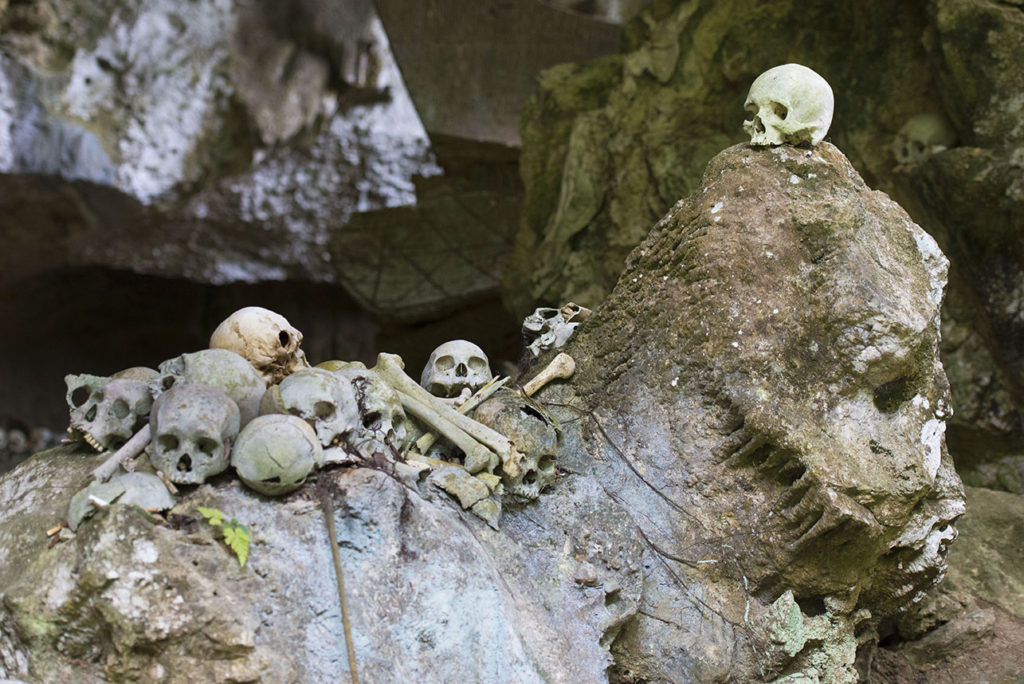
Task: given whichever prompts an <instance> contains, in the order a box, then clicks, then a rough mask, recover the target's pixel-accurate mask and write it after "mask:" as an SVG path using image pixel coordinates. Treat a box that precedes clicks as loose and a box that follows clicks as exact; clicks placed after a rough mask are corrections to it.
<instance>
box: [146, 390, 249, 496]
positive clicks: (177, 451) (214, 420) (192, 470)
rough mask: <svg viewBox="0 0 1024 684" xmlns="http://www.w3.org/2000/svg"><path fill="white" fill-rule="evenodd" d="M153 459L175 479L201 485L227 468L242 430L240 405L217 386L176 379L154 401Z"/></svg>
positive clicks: (154, 463)
mask: <svg viewBox="0 0 1024 684" xmlns="http://www.w3.org/2000/svg"><path fill="white" fill-rule="evenodd" d="M149 420H150V427H151V429H152V434H153V438H152V442H151V444H150V451H149V460H150V462H151V463H152V464H153V467H154V468H156V469H158V470H162V471H163V472H164V474H165V475H166V476H167V477H168V478H169V479H170V480H171V481H172V482H178V483H180V484H201V483H203V482H205V481H206V480H207V479H208V478H210V477H212V476H214V475H216V474H218V473H221V472H223V471H224V470H225V469H226V468H227V467H228V463H229V458H228V455H229V452H230V450H231V440H233V439H234V438H235V436H236V435H237V434H238V429H239V423H240V420H239V413H238V406H237V405H236V404H235V402H234V401H232V400H231V398H230V397H228V395H227V394H225V393H224V392H222V391H221V390H219V389H214V388H212V387H207V386H204V385H190V384H176V385H174V387H172V388H171V389H169V390H167V391H166V392H164V393H163V394H161V395H160V396H159V397H157V399H156V401H155V402H153V412H152V414H151V415H150V419H149Z"/></svg>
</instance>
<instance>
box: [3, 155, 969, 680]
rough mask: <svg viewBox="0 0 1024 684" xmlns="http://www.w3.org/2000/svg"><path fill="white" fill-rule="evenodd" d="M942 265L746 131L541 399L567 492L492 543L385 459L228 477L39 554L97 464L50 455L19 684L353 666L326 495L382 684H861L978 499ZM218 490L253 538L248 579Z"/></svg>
mask: <svg viewBox="0 0 1024 684" xmlns="http://www.w3.org/2000/svg"><path fill="white" fill-rule="evenodd" d="M945 272H946V261H945V258H944V257H943V256H942V254H941V252H939V250H938V249H937V247H936V245H935V243H934V241H933V240H931V238H929V237H928V236H927V234H925V233H924V232H923V231H922V230H921V229H920V228H919V227H918V226H916V225H915V224H914V223H913V222H912V221H911V220H910V219H909V217H908V216H907V215H906V213H905V212H903V211H902V210H901V209H900V208H899V207H898V206H897V205H896V204H895V203H894V202H892V201H891V200H889V199H888V198H887V197H886V196H885V195H884V194H882V193H878V192H874V191H872V190H870V189H869V188H868V187H867V186H866V185H865V184H864V182H863V181H862V180H861V178H860V177H859V176H858V175H857V173H856V172H855V171H854V170H853V168H852V167H851V166H850V164H849V162H848V161H847V160H846V159H845V157H843V155H842V154H841V153H840V152H839V151H838V150H837V149H836V148H835V147H833V146H831V145H828V144H822V145H821V146H819V147H818V148H816V149H814V150H803V149H797V148H792V147H788V146H787V147H781V148H778V149H751V148H750V147H748V146H746V145H737V146H734V147H731V148H729V149H727V150H725V151H724V152H722V153H721V154H720V155H718V156H717V157H716V158H715V159H714V160H713V161H712V163H711V164H710V165H709V167H708V169H707V172H706V174H705V176H704V179H703V182H702V187H701V189H700V190H699V191H698V192H695V193H694V194H692V195H691V196H690V197H689V198H687V199H686V200H684V201H681V202H680V203H678V204H677V205H676V207H674V208H673V210H672V211H671V212H669V214H668V215H666V217H665V218H664V219H663V220H662V221H661V222H660V223H659V224H658V225H657V226H655V228H654V230H653V231H652V233H651V235H650V237H649V238H648V240H647V241H646V242H645V243H644V244H643V245H642V246H641V247H640V248H639V249H637V250H636V252H635V253H634V256H633V258H632V259H631V260H630V262H629V264H628V266H627V268H626V271H625V273H624V274H623V276H622V278H621V279H620V281H619V284H618V285H617V287H616V288H615V290H614V292H613V293H612V295H611V297H610V298H609V299H608V301H607V302H606V303H605V304H604V305H602V306H601V307H600V308H599V309H598V310H597V311H595V312H594V315H593V317H592V318H591V319H589V320H588V321H586V322H585V323H584V324H581V326H580V328H579V330H578V331H577V334H576V335H575V336H574V337H573V338H572V339H571V340H570V342H569V346H568V347H567V349H568V351H570V352H571V353H572V354H573V355H574V356H575V357H576V361H577V368H578V370H577V376H576V377H574V378H573V380H572V381H571V382H569V383H563V384H561V385H558V386H554V385H549V386H548V387H546V388H545V389H544V390H542V391H541V393H540V394H539V395H537V399H538V400H539V401H540V402H541V404H542V405H544V406H546V408H547V409H548V410H549V411H550V412H551V413H552V414H553V415H555V416H556V417H558V418H559V419H560V421H561V423H562V436H561V441H560V445H559V452H558V460H557V462H558V464H559V476H558V478H557V481H556V483H555V486H554V488H553V490H551V491H549V492H545V493H542V494H541V495H540V498H539V499H538V500H537V501H535V502H532V503H529V504H521V503H520V504H518V505H511V504H512V502H511V501H508V502H507V503H508V504H510V505H507V506H506V507H505V510H504V511H503V515H502V518H501V522H500V524H499V526H498V529H492V528H491V527H490V526H488V524H487V523H485V522H484V521H483V520H481V519H479V518H476V517H475V516H472V515H469V514H467V513H466V512H464V511H462V509H461V507H460V506H459V505H458V504H456V503H455V502H454V501H452V500H450V499H449V498H448V497H447V496H446V495H444V494H443V493H441V492H440V490H438V489H437V488H436V487H433V486H432V485H431V480H432V478H428V479H427V480H425V481H418V480H416V479H414V478H411V477H408V470H407V469H403V468H399V467H396V466H394V465H393V464H388V463H387V462H382V463H380V464H378V467H377V468H358V469H349V470H339V471H335V472H330V473H322V474H321V475H320V482H318V483H317V484H316V485H315V487H313V486H311V485H307V486H306V487H305V488H303V489H300V490H298V491H296V492H295V493H293V494H291V495H289V496H288V497H287V498H285V499H282V500H275V501H271V500H266V499H264V498H262V497H259V496H256V495H254V494H252V493H250V492H248V491H246V490H245V489H243V488H242V487H241V486H240V485H239V484H238V483H237V482H235V481H233V480H232V479H231V478H230V477H229V476H226V475H225V476H223V477H222V478H221V479H220V480H219V481H217V482H212V483H208V484H207V485H203V486H202V487H199V488H198V489H195V490H193V491H191V492H189V493H187V495H186V496H185V497H183V499H182V501H181V502H180V503H179V504H178V505H177V506H176V507H175V509H173V510H172V511H171V512H170V513H169V514H168V516H167V522H166V523H163V522H161V521H159V520H156V519H153V518H151V517H149V516H148V515H147V514H146V513H145V512H143V511H141V510H140V509H137V508H130V507H127V506H122V505H120V504H117V503H115V504H114V505H112V506H110V507H109V508H106V509H104V510H102V511H100V512H99V513H98V514H97V515H96V516H95V517H94V518H93V519H91V520H89V521H87V522H85V523H83V524H82V525H81V526H80V527H79V528H78V531H77V534H76V536H74V538H72V539H70V540H68V541H64V542H62V543H58V544H57V545H56V546H54V547H53V548H47V547H48V544H47V541H46V538H45V535H44V532H45V530H46V529H47V528H50V527H51V526H52V525H53V524H54V523H55V522H57V521H59V520H61V519H63V516H64V514H65V510H66V508H65V506H66V504H67V501H68V500H69V499H70V497H71V495H72V494H73V492H75V491H76V490H78V489H80V488H81V487H83V486H84V485H85V484H86V482H87V480H88V475H87V473H88V472H89V470H90V469H91V468H92V467H94V465H95V463H96V460H97V458H96V457H93V458H85V457H84V456H82V455H80V454H75V453H70V452H68V451H67V450H66V449H60V450H57V451H53V452H48V453H44V454H40V455H38V456H36V457H34V458H33V459H31V460H30V461H29V462H27V463H26V464H23V465H22V466H20V467H19V468H17V469H16V470H15V471H13V472H12V473H9V474H8V475H6V476H5V477H4V478H3V479H2V480H0V499H2V500H4V501H7V502H8V505H7V506H6V507H5V508H4V510H2V511H0V553H3V554H5V555H4V558H5V559H6V562H5V564H4V566H3V567H2V568H0V605H2V606H3V613H2V616H0V677H3V676H8V677H11V676H16V677H32V678H38V679H43V680H48V679H57V680H59V679H66V678H69V677H72V676H74V677H75V678H76V681H99V680H101V679H102V678H104V677H106V678H109V679H129V680H143V681H150V680H158V679H161V678H163V677H165V676H166V677H170V678H171V679H175V678H178V679H180V680H181V681H187V680H189V678H193V677H196V676H199V674H200V673H207V674H208V673H209V672H214V673H215V675H216V676H217V677H223V678H233V679H236V680H239V679H246V680H264V681H287V680H308V681H319V680H324V679H330V678H337V677H339V676H341V675H342V674H343V673H344V671H345V669H346V667H347V666H346V664H345V662H346V661H345V655H344V654H345V644H344V639H343V637H342V634H343V631H342V620H341V616H340V610H339V609H338V608H337V606H338V601H337V599H338V597H337V595H336V589H335V586H336V585H335V582H334V577H333V575H332V567H331V561H330V550H329V545H328V541H327V539H326V538H325V536H324V534H325V532H324V522H325V521H324V519H323V517H322V516H321V512H320V509H319V508H318V505H319V504H318V502H319V501H320V499H321V497H325V498H326V499H327V500H328V501H330V502H331V503H330V505H331V506H332V509H333V512H332V515H333V516H334V518H335V522H336V524H337V527H338V530H339V531H338V537H339V541H340V543H341V546H342V549H341V556H342V563H343V565H344V568H345V570H344V572H345V591H346V595H347V598H348V605H349V606H350V608H351V613H352V620H351V622H352V634H353V637H354V644H355V652H356V658H357V661H358V665H359V668H360V670H362V672H363V676H364V677H365V678H366V679H368V680H390V679H395V678H397V679H402V680H417V681H434V680H437V681H442V680H444V681H454V680H460V681H462V680H464V681H475V680H484V681H524V682H534V681H564V682H589V681H604V680H606V679H608V678H609V677H610V678H613V679H616V680H627V681H635V680H654V681H749V680H753V679H771V678H774V677H780V676H789V675H794V676H797V675H800V676H803V677H805V678H811V679H813V678H814V677H818V678H820V679H823V680H825V681H835V682H852V681H855V680H856V676H857V675H856V671H855V660H856V658H857V656H858V650H859V649H860V650H863V649H865V648H866V649H870V648H871V645H872V644H873V641H874V635H875V629H876V626H877V625H878V624H880V622H881V621H882V620H883V619H884V618H886V616H889V615H893V614H895V613H896V612H897V611H898V610H899V609H900V608H901V607H903V606H905V605H907V604H909V603H911V602H913V601H914V600H915V599H917V598H918V597H919V596H920V595H921V592H922V591H923V590H924V589H926V588H928V587H929V586H931V585H932V584H934V583H935V582H936V581H938V580H939V579H940V578H941V576H942V574H943V571H944V568H945V561H944V558H945V548H946V545H947V543H948V542H949V541H950V540H951V539H952V538H953V537H954V536H955V531H954V529H953V527H952V522H953V520H954V519H955V518H956V517H957V516H958V515H960V514H961V513H962V512H963V492H962V488H961V486H960V481H959V479H958V478H957V476H956V474H955V472H954V471H953V469H952V465H951V462H950V459H949V457H948V454H947V453H946V450H945V448H944V444H943V428H944V418H945V416H946V415H947V414H948V386H947V385H946V382H945V376H944V374H943V372H942V366H941V364H940V363H939V361H938V355H937V350H938V311H939V305H940V302H941V299H942V289H943V286H944V282H945ZM200 505H203V506H213V507H216V508H219V509H221V510H223V511H224V512H225V513H226V514H227V515H228V516H229V517H233V518H237V519H238V520H239V521H241V522H243V523H245V524H246V525H248V526H249V527H250V529H251V530H252V535H253V544H252V548H251V549H250V555H249V562H248V564H247V565H246V566H245V567H239V566H238V565H237V564H236V563H235V561H234V559H233V557H232V556H231V555H230V554H229V553H228V551H227V550H226V549H224V548H222V547H221V546H219V545H218V544H217V543H216V542H215V540H214V537H213V533H212V531H211V528H210V527H209V526H208V525H205V524H204V523H202V522H201V520H200V517H199V516H198V515H197V514H196V511H197V508H196V507H197V506H200ZM204 668H208V669H204ZM209 668H213V669H209ZM72 672H73V673H74V674H73V675H72ZM176 680H177V679H176Z"/></svg>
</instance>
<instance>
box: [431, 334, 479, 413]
mask: <svg viewBox="0 0 1024 684" xmlns="http://www.w3.org/2000/svg"><path fill="white" fill-rule="evenodd" d="M493 377H494V376H493V375H492V374H491V365H490V362H489V361H488V360H487V355H486V354H484V350H483V349H481V348H480V347H478V346H476V345H475V344H473V343H472V342H467V341H466V340H452V341H450V342H445V343H444V344H442V345H441V346H439V347H438V348H437V349H435V350H434V351H433V352H432V353H431V354H430V358H429V359H428V360H427V365H426V366H425V367H424V368H423V375H422V376H421V379H420V385H421V386H422V387H424V388H425V389H426V390H427V391H428V392H430V393H431V394H433V395H434V396H435V397H442V398H445V399H453V398H456V397H458V396H459V395H460V394H462V392H463V390H466V389H469V391H470V392H476V391H477V390H478V389H480V388H481V387H483V386H484V385H486V384H487V383H488V382H490V381H491V378H493Z"/></svg>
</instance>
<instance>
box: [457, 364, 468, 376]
mask: <svg viewBox="0 0 1024 684" xmlns="http://www.w3.org/2000/svg"><path fill="white" fill-rule="evenodd" d="M455 374H456V375H457V376H459V377H460V378H464V377H466V376H467V375H469V369H468V368H466V364H464V363H460V364H459V365H458V366H456V368H455Z"/></svg>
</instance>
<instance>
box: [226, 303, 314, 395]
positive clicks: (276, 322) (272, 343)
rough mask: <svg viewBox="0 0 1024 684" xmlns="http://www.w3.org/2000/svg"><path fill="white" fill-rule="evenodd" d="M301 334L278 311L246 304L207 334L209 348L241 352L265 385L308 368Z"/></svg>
mask: <svg viewBox="0 0 1024 684" xmlns="http://www.w3.org/2000/svg"><path fill="white" fill-rule="evenodd" d="M301 345H302V333H301V332H299V331H298V329H296V328H295V327H294V326H292V325H291V324H290V323H289V322H288V319H287V318H285V317H284V316H282V315H281V314H279V313H275V312H273V311H271V310H269V309H264V308H263V307H259V306H247V307H245V308H243V309H239V310H238V311H236V312H235V313H233V314H231V315H230V316H228V317H227V318H226V319H224V321H223V322H222V323H221V324H220V325H218V326H217V329H216V330H214V331H213V334H212V335H211V336H210V348H211V349H228V350H230V351H233V352H235V353H236V354H240V355H241V356H243V357H244V358H245V359H246V360H248V361H249V362H250V363H251V364H252V365H253V366H254V367H255V368H256V370H258V371H259V373H260V375H261V376H262V377H263V379H264V381H266V382H267V384H273V383H277V382H280V381H281V380H283V379H284V378H285V377H287V376H288V375H289V374H291V373H294V372H295V371H297V370H299V369H302V368H309V363H308V362H307V361H306V354H305V352H303V351H302V349H301V348H300V347H301Z"/></svg>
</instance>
